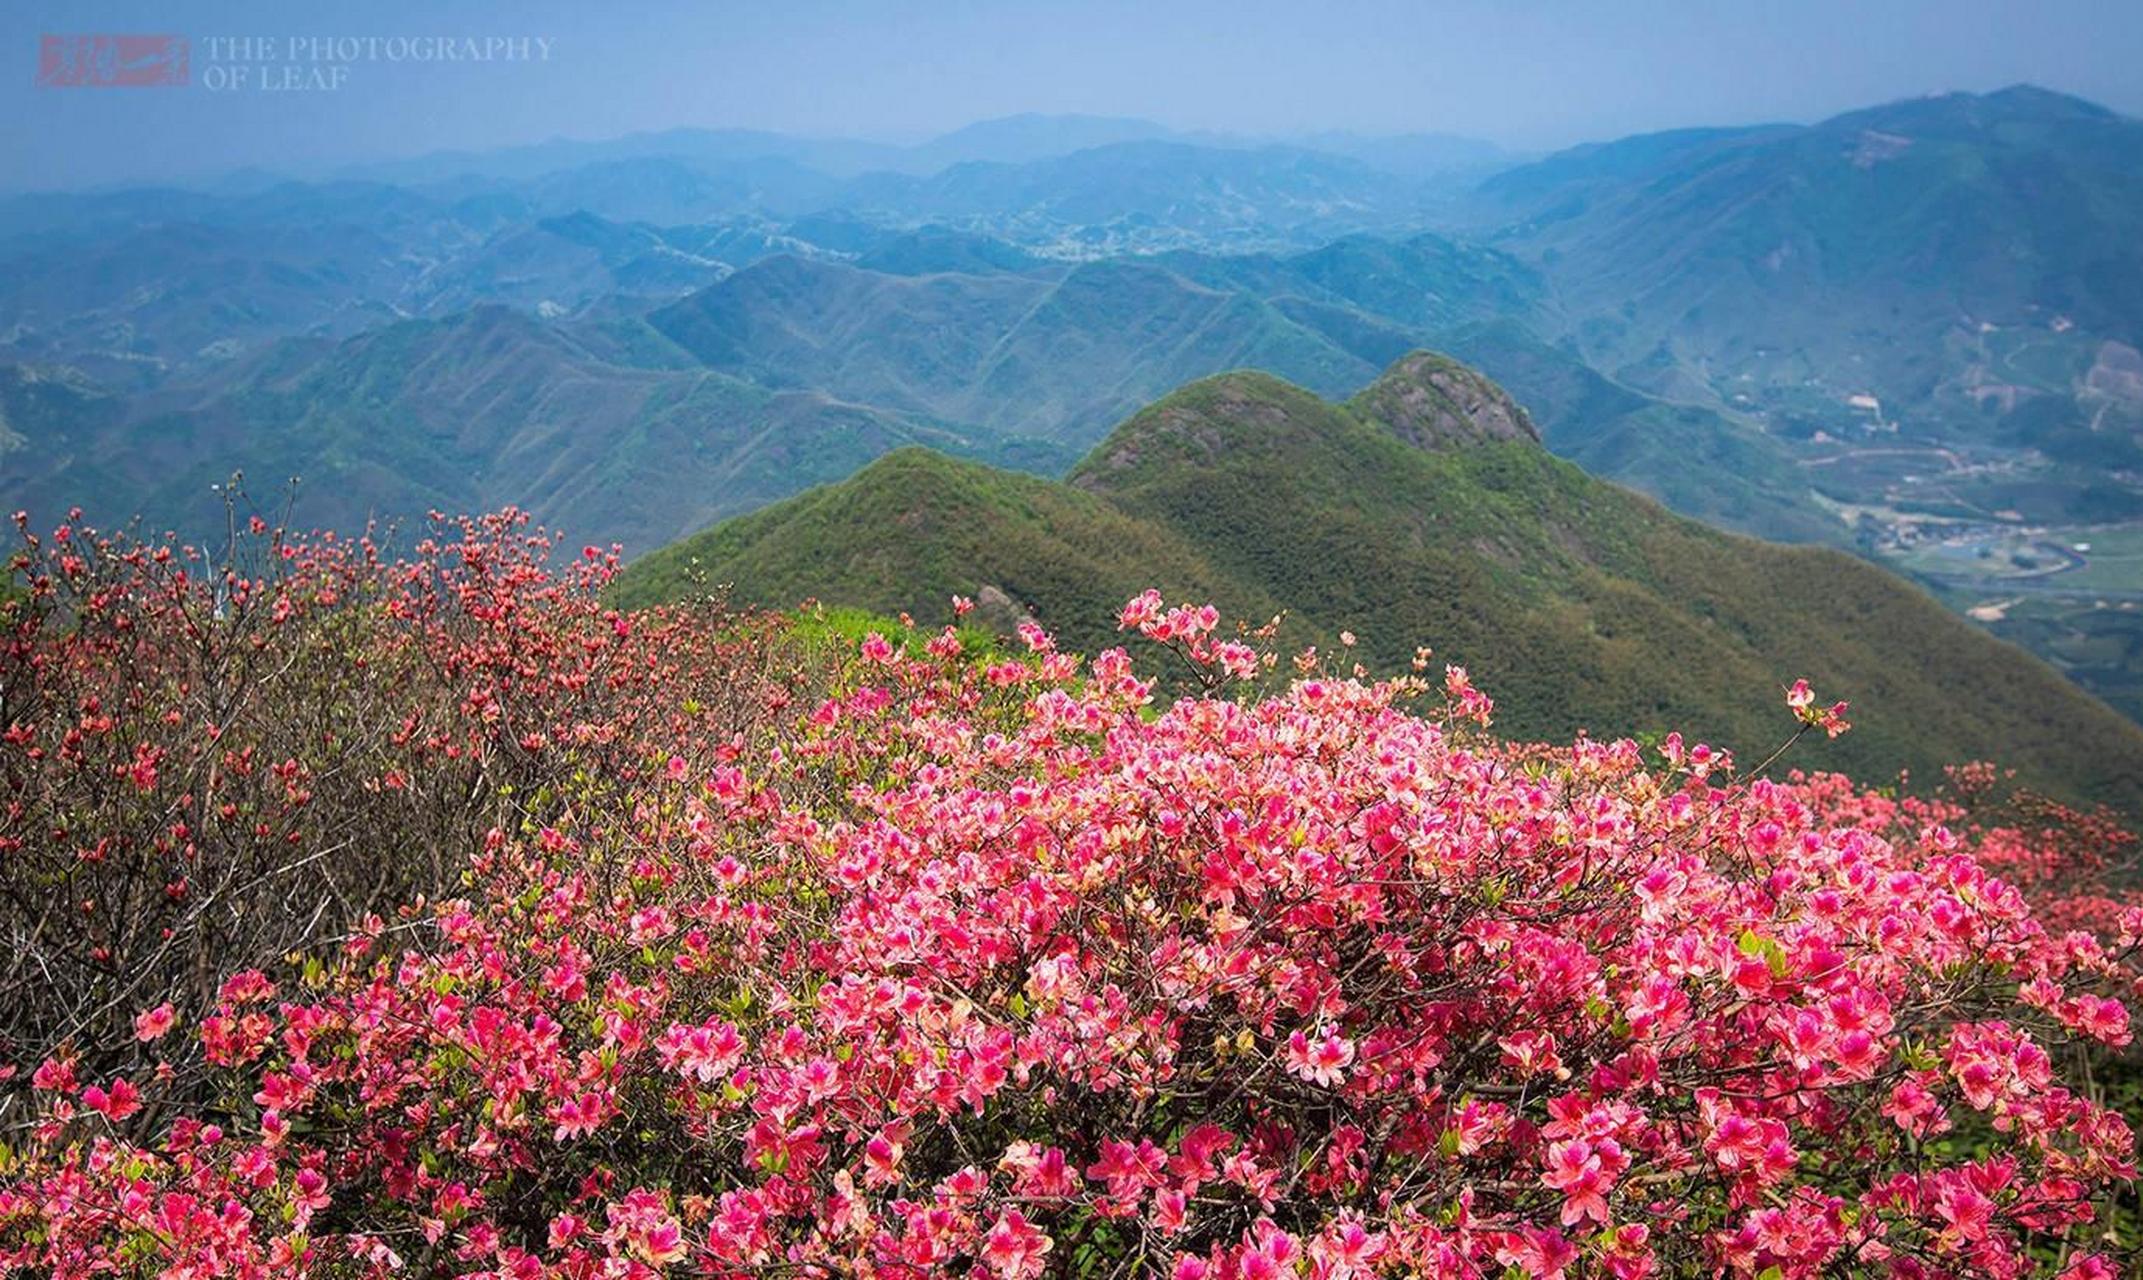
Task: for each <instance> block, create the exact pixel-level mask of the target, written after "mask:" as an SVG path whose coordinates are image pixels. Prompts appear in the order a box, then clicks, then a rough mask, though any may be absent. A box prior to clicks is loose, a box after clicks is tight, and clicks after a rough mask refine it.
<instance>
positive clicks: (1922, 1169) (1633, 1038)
mask: <svg viewBox="0 0 2143 1280" xmlns="http://www.w3.org/2000/svg"><path fill="white" fill-rule="evenodd" d="M253 545H255V546H256V547H257V548H259V549H260V550H261V551H262V552H264V553H265V557H264V559H263V562H262V563H261V564H260V565H259V566H257V567H253V568H248V569H245V570H240V569H238V568H236V567H230V568H225V569H222V570H219V571H217V572H215V573H213V574H204V573H203V572H202V571H201V570H200V569H199V568H198V565H199V564H200V560H199V558H198V557H190V556H188V555H187V554H186V553H185V552H184V551H183V549H176V550H174V549H170V548H158V547H154V546H138V545H133V544H130V543H127V542H125V541H124V540H112V539H104V538H99V537H96V536H95V535H92V534H89V533H87V532H85V531H78V530H74V531H63V533H62V535H61V536H58V537H56V538H54V539H51V540H44V541H35V540H33V541H32V542H31V543H30V544H29V547H28V549H27V550H26V551H25V552H24V559H23V560H22V561H20V562H19V565H20V567H21V569H22V570H23V572H24V574H25V576H26V578H27V579H28V580H29V581H30V582H31V584H32V592H31V595H30V597H29V599H28V600H26V601H23V602H20V603H18V604H17V605H16V606H14V608H15V609H16V613H15V614H14V615H12V619H11V623H10V632H9V636H10V639H9V647H8V649H7V653H6V661H7V664H8V666H7V669H6V672H5V686H4V688H5V698H6V702H5V711H6V716H5V719H6V723H7V734H6V738H5V742H4V744H0V745H4V754H0V769H4V770H5V771H6V777H7V784H8V787H9V795H10V798H9V809H8V812H7V814H6V822H7V825H6V827H5V829H4V830H5V833H6V840H7V844H6V846H5V848H6V853H5V860H4V862H0V867H4V876H5V885H6V892H7V899H6V910H7V912H8V914H7V917H6V920H7V927H8V928H9V929H10V931H11V936H10V939H9V941H10V944H11V945H12V946H14V947H16V948H17V949H18V950H19V951H20V952H21V953H22V954H23V955H24V956H25V957H26V958H28V960H29V961H30V962H31V965H32V966H34V968H35V973H34V974H32V973H26V972H18V974H17V976H16V977H15V978H14V979H12V980H11V982H12V985H10V986H9V987H8V988H7V989H6V991H5V997H6V1005H5V1009H6V1014H7V1017H8V1020H9V1022H8V1027H7V1033H8V1035H9V1036H10V1038H11V1044H10V1046H9V1057H8V1061H9V1062H10V1063H11V1064H12V1066H9V1067H5V1068H0V1070H5V1071H7V1072H8V1073H9V1078H8V1079H7V1080H6V1081H5V1084H4V1087H5V1088H6V1089H7V1091H8V1092H7V1093H6V1095H5V1097H6V1106H7V1111H6V1112H5V1117H6V1122H7V1124H8V1126H9V1131H8V1135H7V1140H8V1143H9V1147H8V1150H7V1151H6V1153H5V1154H4V1155H0V1160H4V1162H5V1164H4V1172H5V1182H4V1189H0V1268H6V1269H9V1270H13V1271H19V1272H22V1273H25V1274H40V1275H41V1274H52V1275H60V1276H87V1275H99V1274H137V1273H139V1274H149V1273H158V1274H166V1275H175V1276H262V1275H270V1274H274V1275H295V1274H313V1275H321V1276H342V1275H391V1274H411V1275H432V1274H463V1275H497V1276H502V1277H505V1276H511V1277H537V1276H544V1275H558V1276H573V1277H594V1276H621V1277H622V1276H631V1277H640V1276H655V1275H660V1274H672V1273H674V1274H680V1275H685V1274H691V1275H714V1276H738V1277H741V1276H794V1275H813V1276H828V1277H835V1276H883V1277H922V1276H931V1275H960V1274H969V1275H982V1274H987V1275H996V1276H1002V1277H1012V1278H1017V1277H1032V1276H1041V1275H1095V1276H1106V1275H1155V1274H1158V1275H1166V1276H1172V1277H1175V1280H1265V1278H1267V1277H1278V1276H1285V1275H1294V1276H1315V1277H1349V1276H1371V1275H1393V1276H1399V1275H1427V1276H1452V1277H1460V1276H1480V1275H1490V1276H1493V1275H1498V1274H1502V1273H1506V1272H1513V1273H1516V1274H1520V1275H1529V1276H1541V1277H1554V1276H1571V1277H1576V1276H1580V1275H1606V1276H1614V1277H1641V1276H1647V1275H1680V1274H1692V1273H1699V1272H1701V1273H1729V1274H1735V1275H1746V1276H1752V1277H1762V1276H1778V1277H1787V1276H1811V1277H1812V1276H1819V1275H1832V1274H1844V1273H1866V1274H1882V1275H1892V1276H1900V1277H1931V1276H1937V1275H1953V1274H1960V1273H1969V1274H1985V1275H1997V1276H2006V1275H2023V1274H2036V1273H2040V1272H2044V1273H2048V1274H2052V1273H2054V1272H2057V1271H2058V1272H2061V1273H2062V1274H2065V1275H2068V1276H2073V1277H2078V1278H2082V1277H2092V1276H2102V1275H2109V1274H2112V1268H2113V1266H2114V1264H2115V1262H2116V1261H2117V1260H2118V1258H2119V1256H2120V1254H2121V1252H2122V1249H2123V1244H2122V1242H2123V1241H2124V1240H2126V1239H2127V1238H2128V1235H2129V1233H2131V1232H2133V1231H2134V1230H2135V1223H2134V1222H2133V1215H2134V1210H2133V1200H2132V1196H2131V1193H2130V1192H2129V1190H2128V1188H2129V1187H2130V1185H2131V1183H2132V1180H2133V1178H2134V1176H2135V1167H2134V1163H2133V1160H2134V1144H2133V1138H2132V1135H2131V1133H2130V1129H2129V1126H2128V1124H2127V1123H2126V1122H2125V1121H2124V1120H2123V1118H2122V1116H2121V1115H2120V1113H2119V1111H2118V1110H2117V1109H2116V1108H2115V1107H2113V1106H2110V1105H2108V1103H2107V1101H2106V1098H2105V1093H2104V1084H2105V1081H2106V1079H2107V1073H2108V1072H2109V1071H2113V1070H2116V1069H2117V1067H2118V1063H2117V1061H2116V1059H2115V1056H2114V1055H2115V1054H2116V1052H2117V1051H2118V1050H2119V1049H2120V1048H2121V1047H2122V1046H2125V1045H2126V1044H2127V1042H2128V1040H2129V1035H2130V1031H2129V1015H2128V1004H2127V1002H2128V1001H2129V1000H2130V999H2131V998H2132V997H2133V996H2134V995H2135V994H2136V989H2137V988H2136V984H2137V980H2138V970H2137V967H2136V964H2135V958H2136V949H2137V946H2138V942H2139V937H2143V910H2138V909H2137V908H2135V907H2134V906H2132V905H2130V904H2127V903H2125V902H2124V901H2123V900H2122V899H2121V897H2120V896H2119V895H2118V894H2116V893H2115V892H2113V891H2112V890H2110V889H2107V888H2106V887H2105V885H2104V878H2105V872H2106V870H2107V865H2108V864H2107V859H2108V858H2109V857H2110V856H2112V855H2114V854H2117V853H2118V852H2119V840H2120V837H2119V835H2118V833H2117V832H2115V831H2113V830H2111V829H2110V828H2108V827H2107V826H2106V825H2105V824H2104V823H2103V822H2102V820H2099V819H2096V818H2093V817H2090V816H2088V815H2075V814H2069V813H2066V812H2063V811H2057V810H2053V809H2050V808H2048V807H2045V806H2032V805H2029V804H2027V805H2026V806H2024V807H2022V808H2019V807H2015V806H2011V807H2007V808H2004V807H2002V806H2000V805H1997V804H1995V803H1993V802H1992V801H1991V800H1990V799H1989V798H1988V794H1987V791H1986V783H1987V781H1988V777H1987V775H1986V773H1985V772H1984V771H1981V772H1976V773H1965V774H1960V775H1958V778H1957V781H1956V784H1955V786H1954V788H1953V790H1952V792H1951V793H1950V794H1948V795H1945V796H1940V797H1935V798H1923V799H1913V798H1900V797H1897V796H1894V795H1887V794H1880V793H1875V792H1869V791H1864V790H1861V789H1859V788H1856V787H1855V786H1854V785H1853V784H1851V783H1850V782H1848V781H1846V780H1845V779H1843V778H1839V777H1837V776H1834V775H1819V776H1814V777H1800V776H1788V777H1785V778H1783V779H1773V778H1771V777H1769V776H1767V775H1768V772H1769V769H1768V767H1767V766H1768V765H1769V763H1770V762H1766V764H1765V765H1764V766H1758V767H1755V768H1752V769H1749V770H1746V771H1738V770H1737V769H1736V767H1735V764H1734V762H1733V761H1732V760H1731V759H1729V758H1728V756H1727V754H1726V753H1725V752H1722V751H1717V750H1713V749H1711V748H1708V747H1705V746H1703V745H1691V744H1687V743H1685V742H1683V741H1682V740H1681V739H1680V738H1678V737H1675V736H1669V737H1667V738H1665V739H1664V740H1663V741H1661V742H1659V743H1658V744H1657V745H1655V746H1649V747H1640V746H1639V745H1638V744H1636V743H1634V742H1630V741H1596V740H1590V739H1580V740H1578V741H1576V742H1571V743H1564V744H1559V745H1544V744H1533V743H1519V742H1509V741H1504V740H1502V739H1499V738H1497V737H1496V736H1494V735H1493V734H1492V733H1491V731H1490V730H1489V728H1488V724H1489V721H1490V718H1491V714H1492V704H1491V703H1490V701H1489V700H1488V698H1487V697H1486V696H1485V695H1484V694H1482V693H1481V692H1480V691H1478V690H1476V689H1475V688H1474V687H1473V685H1472V684H1471V682H1470V681H1469V680H1468V679H1467V677H1466V674H1465V672H1464V671H1462V670H1459V669H1456V668H1449V669H1446V670H1444V671H1443V672H1441V673H1440V676H1437V677H1433V678H1432V677H1431V676H1430V674H1429V672H1428V667H1429V656H1428V654H1427V653H1426V651H1424V652H1423V653H1422V655H1421V656H1420V658H1419V659H1418V660H1417V663H1416V667H1417V670H1416V671H1415V672H1414V673H1409V674H1404V675H1401V676H1398V677H1396V678H1389V679H1381V680H1379V679H1372V678H1371V677H1370V676H1369V674H1368V673H1367V672H1364V671H1361V670H1359V669H1349V670H1337V669H1333V668H1331V667H1330V666H1328V665H1325V664H1321V663H1320V662H1319V661H1318V660H1316V659H1315V658H1314V657H1311V656H1307V655H1306V656H1305V657H1304V658H1303V659H1301V660H1299V661H1297V662H1295V663H1293V664H1290V663H1287V662H1283V661H1279V660H1276V659H1275V658H1274V657H1273V656H1271V655H1268V654H1265V653H1262V652H1261V651H1260V650H1259V648H1258V637H1257V636H1255V635H1240V634H1239V635H1236V636H1232V637H1230V636H1227V635H1225V634H1224V633H1223V632H1222V631H1221V630H1220V628H1219V627H1218V621H1219V620H1218V617H1217V615H1216V614H1215V613H1214V611H1213V610H1211V609H1210V608H1202V609H1201V608H1195V607H1190V606H1182V607H1174V608H1171V607H1166V606H1164V604H1163V602H1162V600H1161V598H1160V597H1159V596H1157V595H1155V594H1153V593H1148V594H1146V595H1144V596H1141V597H1139V598H1138V599H1135V600H1133V601H1131V602H1130V603H1129V604H1128V605H1127V606H1126V607H1125V609H1124V611H1123V613H1122V615H1121V617H1120V619H1119V622H1120V625H1121V628H1122V629H1123V631H1124V632H1125V633H1126V634H1127V636H1129V637H1131V639H1132V641H1133V642H1134V643H1135V644H1136V645H1137V646H1138V647H1139V648H1140V651H1141V654H1142V657H1141V658H1139V659H1134V658H1133V657H1132V656H1131V655H1130V654H1129V653H1128V652H1127V651H1126V650H1124V649H1112V650H1109V651H1107V652H1104V653H1101V654H1100V655H1098V656H1096V657H1094V658H1092V659H1091V660H1085V659H1081V658H1078V657H1076V656H1074V655H1072V654H1069V653H1066V652H1060V651H1059V650H1058V649H1057V647H1056V645H1055V643H1054V642H1053V641H1052V640H1051V638H1050V637H1049V636H1048V635H1047V634H1045V633H1044V632H1042V631H1041V630H1040V629H1039V628H1038V627H1035V626H1033V625H1032V624H1029V625H1028V626H1027V627H1025V628H1024V630H1023V633H1022V635H1021V637H1020V639H1021V641H1022V642H1023V644H1021V645H1019V646H1017V647H1015V648H1013V649H1008V650H1004V651H998V650H995V649H991V650H988V651H985V652H977V651H975V649H974V648H973V642H972V638H971V637H964V636H963V633H962V632H960V631H958V630H956V629H954V628H951V627H947V628H945V629H944V630H942V631H938V632H931V631H926V630H918V629H915V628H913V627H891V626H888V627H886V628H884V629H883V630H882V631H876V632H872V633H870V634H868V635H866V636H865V637H864V638H863V639H862V641H861V643H860V644H855V645H847V644H843V645H841V646H840V647H839V648H838V649H834V648H832V647H831V642H829V641H828V640H826V639H825V638H824V637H825V635H826V634H827V633H824V632H822V633H821V636H820V638H819V639H818V640H816V641H811V642H808V643H807V642H805V641H802V640H799V639H798V633H796V632H791V631H783V630H780V629H778V628H777V627H776V626H774V624H772V623H770V622H767V621H764V620H759V619H753V618H736V617H732V616H728V615H725V614H721V613H718V612H714V611H711V610H697V611H678V610H657V611H651V612H644V613H621V612H617V611H614V610H612V609H609V608H607V607H605V606H604V605H603V604H602V603H601V601H600V596H599V594H598V591H599V589H600V587H601V585H602V583H603V581H604V579H605V578H606V577H607V575H608V573H609V571H610V568H611V563H612V562H611V559H610V557H608V556H607V555H604V554H602V553H598V552H593V551H591V552H589V553H586V554H584V555H583V556H581V557H580V558H578V559H576V560H575V561H573V562H572V563H571V565H570V566H568V567H565V568H563V569H553V568H552V567H550V562H549V553H550V549H551V548H550V540H549V539H548V538H546V537H544V536H543V535H541V534H540V533H532V532H529V531H528V530H526V528H525V527H524V526H523V525H522V524H521V523H520V522H519V521H518V520H516V519H514V518H512V517H510V516H509V517H503V518H496V519H492V520H487V521H477V522H469V523H457V524H442V525H441V526H440V531H439V534H438V536H435V537H434V538H432V539H431V540H428V541H426V542H424V543H422V544H420V545H419V546H418V547H417V548H416V549H415V551H414V553H413V554H412V556H411V557H410V558H408V559H406V560H389V559H387V558H385V557H384V556H382V555H381V554H380V553H379V552H378V551H377V549H376V548H374V547H373V546H372V545H371V544H370V543H367V542H359V543H354V544H340V543H333V542H320V541H315V542H306V543H292V542H286V541H285V540H283V539H281V538H280V537H279V536H278V535H276V534H274V533H272V532H270V531H262V532H261V533H260V535H259V538H258V540H257V541H256V542H255V543H254V544H253ZM1345 639H1346V640H1347V641H1348V642H1349V643H1351V637H1348V638H1345ZM1164 676H1165V678H1166V679H1168V680H1170V681H1172V682H1178V683H1181V684H1186V685H1187V687H1189V688H1191V689H1192V690H1193V691H1192V692H1191V693H1190V694H1189V695H1188V696H1184V697H1181V698H1176V699H1174V700H1172V701H1168V702H1166V703H1165V704H1164V703H1163V702H1162V701H1161V700H1159V699H1157V697H1156V689H1157V687H1160V686H1159V685H1158V684H1157V681H1158V680H1160V679H1161V678H1163V677H1164ZM1786 703H1787V706H1786V707H1785V708H1783V709H1782V711H1781V724H1782V726H1784V725H1787V724H1790V723H1792V721H1791V720H1790V719H1788V716H1789V715H1790V716H1792V717H1795V718H1797V719H1798V720H1799V730H1798V731H1799V732H1800V733H1808V732H1822V731H1826V730H1828V731H1831V732H1836V731H1840V730H1842V729H1843V727H1844V725H1843V711H1844V708H1843V707H1842V706H1834V707H1830V708H1828V709H1826V708H1824V707H1823V706H1822V705H1821V704H1820V703H1819V702H1818V701H1817V700H1816V699H1815V698H1814V696H1813V695H1812V694H1811V693H1809V692H1808V691H1807V690H1806V689H1805V687H1803V686H1796V687H1795V688H1794V689H1792V690H1790V691H1788V693H1787V696H1786ZM286 953H287V954H286Z"/></svg>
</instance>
